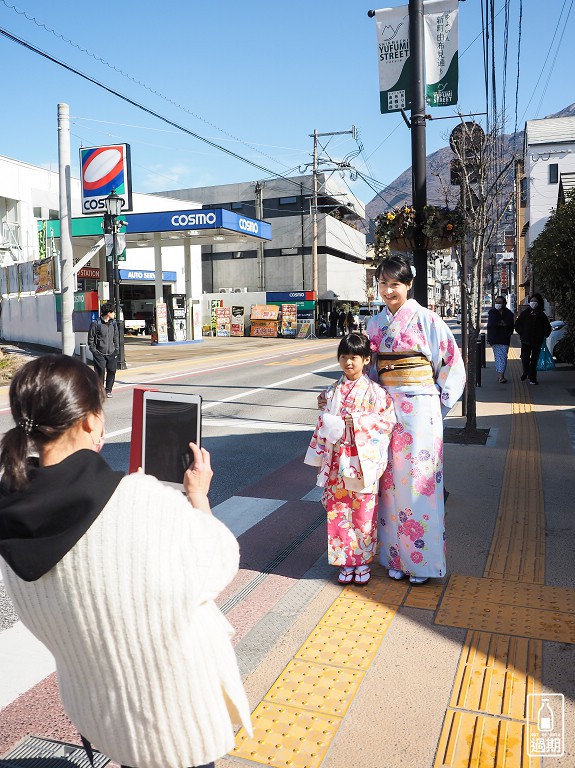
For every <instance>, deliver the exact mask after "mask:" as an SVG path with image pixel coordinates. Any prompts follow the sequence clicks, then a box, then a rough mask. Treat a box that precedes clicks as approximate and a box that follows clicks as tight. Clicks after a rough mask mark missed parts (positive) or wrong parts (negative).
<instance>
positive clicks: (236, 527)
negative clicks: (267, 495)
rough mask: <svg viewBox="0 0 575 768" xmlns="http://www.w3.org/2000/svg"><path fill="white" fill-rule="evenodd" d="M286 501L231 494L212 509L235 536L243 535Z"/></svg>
mask: <svg viewBox="0 0 575 768" xmlns="http://www.w3.org/2000/svg"><path fill="white" fill-rule="evenodd" d="M285 503H286V502H285V501H284V500H283V499H282V500H280V499H258V498H253V497H250V496H230V498H229V499H226V500H225V501H223V502H222V503H221V504H218V505H217V507H214V509H213V510H212V511H213V513H214V515H215V517H217V518H218V520H221V521H222V523H225V524H226V525H227V526H228V528H229V529H230V531H231V532H232V533H233V534H234V536H241V534H242V533H245V532H246V531H248V530H249V529H250V528H253V527H254V525H257V524H258V523H259V522H261V521H262V520H263V519H264V518H266V517H267V516H268V515H271V513H272V512H275V511H276V509H279V507H281V506H283V505H284V504H285Z"/></svg>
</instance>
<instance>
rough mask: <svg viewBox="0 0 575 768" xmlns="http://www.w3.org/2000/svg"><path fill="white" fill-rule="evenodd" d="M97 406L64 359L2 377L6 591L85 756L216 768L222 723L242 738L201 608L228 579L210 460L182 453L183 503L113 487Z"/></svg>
mask: <svg viewBox="0 0 575 768" xmlns="http://www.w3.org/2000/svg"><path fill="white" fill-rule="evenodd" d="M103 402H104V389H103V387H102V385H101V383H100V381H99V379H98V376H97V375H96V374H95V372H94V371H92V369H91V368H89V367H88V366H87V365H85V364H84V363H82V362H80V360H78V359H77V358H73V357H69V356H67V355H45V356H43V357H40V358H37V359H35V360H33V361H31V362H29V363H28V364H27V365H25V366H23V367H22V368H21V369H20V370H19V371H18V372H17V373H16V374H15V376H14V378H13V380H12V383H11V385H10V408H11V411H12V417H13V418H14V421H15V423H16V425H15V427H13V428H12V429H10V430H9V431H8V432H6V434H5V435H4V438H3V440H2V443H1V445H0V470H1V471H2V473H3V476H2V486H1V488H0V568H1V571H2V577H3V580H4V586H5V588H6V591H7V593H8V594H9V596H10V599H11V600H12V602H13V604H14V607H15V609H16V611H17V612H18V616H19V618H20V619H21V621H22V622H23V624H24V625H25V626H26V627H27V628H28V629H29V630H30V631H31V632H32V633H33V634H34V635H35V636H36V637H37V638H38V639H39V640H40V641H41V642H42V643H43V644H44V645H45V646H46V647H47V648H48V650H49V651H50V652H51V653H52V654H53V655H54V657H55V659H56V668H57V674H58V681H59V685H60V697H61V701H62V704H63V707H64V710H65V711H66V714H67V715H68V717H69V718H70V720H71V721H72V723H73V724H74V726H75V727H76V728H77V729H78V731H79V733H81V734H82V736H83V737H84V740H85V741H86V742H87V743H88V744H87V751H88V749H89V743H93V744H94V745H96V746H97V747H98V749H99V750H101V751H102V752H103V753H105V754H106V755H107V756H108V757H109V758H111V759H112V760H113V761H115V762H117V763H118V764H119V765H122V766H134V767H135V768H159V767H160V766H200V767H201V768H208V766H211V767H212V768H213V765H214V760H216V759H218V758H220V757H222V756H223V755H224V754H226V753H227V752H230V751H231V749H233V747H234V730H233V726H232V717H234V718H235V716H236V715H237V716H239V718H240V719H241V721H242V723H243V724H244V726H245V727H246V729H247V730H248V732H250V733H251V727H250V714H249V713H250V710H249V704H248V701H247V698H246V695H245V692H244V689H243V685H242V681H241V676H240V673H239V669H238V666H237V661H236V657H235V653H234V650H233V648H232V645H231V641H230V636H231V635H232V628H231V626H230V624H229V623H228V622H227V621H226V619H225V618H224V616H223V615H222V614H221V613H220V611H219V609H218V608H217V606H216V604H215V602H214V601H215V599H216V597H217V596H218V594H219V593H220V592H221V591H222V590H223V589H224V588H225V587H226V586H227V585H228V584H229V583H230V581H231V580H232V579H233V577H234V576H235V574H236V573H237V570H238V564H239V551H238V544H237V541H236V539H235V538H234V536H233V534H232V533H231V532H230V531H229V530H228V529H227V528H226V527H225V525H224V524H223V523H221V522H220V521H219V520H217V519H216V518H215V517H213V516H212V514H211V510H210V503H209V500H208V491H209V487H210V482H211V478H212V474H213V473H212V469H211V465H210V455H209V453H208V452H207V451H206V450H205V449H201V450H200V449H199V448H198V446H196V445H195V444H193V443H190V449H191V451H192V454H193V458H194V462H193V467H190V468H188V469H187V471H186V472H185V473H184V476H183V487H184V490H185V495H184V494H182V493H180V491H178V490H176V489H175V488H170V487H168V486H165V485H163V484H162V483H160V482H159V481H158V480H156V479H155V478H154V477H151V476H149V475H145V474H143V473H141V472H139V473H134V474H132V475H129V476H127V477H124V476H123V474H122V473H121V472H114V471H113V470H112V469H110V467H109V466H108V465H107V464H106V462H105V461H104V459H103V458H102V457H101V456H100V455H99V451H100V448H101V446H102V444H103V441H104V413H103V410H102V407H103ZM158 439H162V438H161V436H160V437H158ZM35 455H37V456H38V458H36V459H34V458H29V457H32V456H35ZM85 746H86V744H85Z"/></svg>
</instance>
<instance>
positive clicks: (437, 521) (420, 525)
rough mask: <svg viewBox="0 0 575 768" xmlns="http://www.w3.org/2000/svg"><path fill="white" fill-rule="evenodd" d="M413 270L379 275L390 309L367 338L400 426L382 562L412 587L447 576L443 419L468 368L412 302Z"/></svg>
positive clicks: (385, 487) (384, 502) (435, 321)
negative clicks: (410, 293)
mask: <svg viewBox="0 0 575 768" xmlns="http://www.w3.org/2000/svg"><path fill="white" fill-rule="evenodd" d="M413 274H414V273H413V271H412V267H411V265H410V263H409V261H408V260H407V259H406V258H405V257H403V256H392V257H390V258H387V259H384V260H383V261H382V262H381V264H380V265H379V267H378V268H377V270H376V273H375V277H376V280H377V281H378V287H379V293H380V296H381V298H382V300H383V301H384V302H385V309H384V310H383V311H382V312H380V314H379V315H376V316H375V317H373V318H371V320H370V321H369V323H368V325H367V335H368V336H369V338H370V340H371V348H372V350H373V353H374V359H375V362H376V363H377V371H376V372H375V374H374V375H375V376H377V377H378V380H379V382H380V383H381V385H382V386H383V387H385V389H386V390H387V392H388V393H389V395H391V397H392V399H393V403H394V405H395V414H396V416H397V426H396V428H395V431H394V433H393V437H392V439H391V444H390V451H389V462H388V465H387V468H386V470H385V472H384V474H383V477H382V479H381V496H380V502H379V540H380V550H379V560H380V562H381V564H382V565H384V566H386V567H387V568H388V569H389V576H390V577H391V578H392V579H402V578H403V577H404V576H406V575H407V576H409V577H410V579H409V580H410V581H411V583H412V584H422V583H424V582H426V581H427V579H428V578H429V577H438V576H445V572H446V566H445V533H444V532H445V525H444V499H443V418H442V417H443V415H445V414H446V413H447V412H448V411H449V410H450V409H451V408H452V407H453V406H454V405H455V403H456V402H457V400H458V399H459V398H460V396H461V393H462V392H463V388H464V386H465V368H464V365H463V360H462V358H461V355H460V353H459V349H458V348H457V345H456V343H455V339H454V338H453V335H452V333H451V331H450V329H449V328H448V326H447V325H446V324H445V323H444V322H443V320H442V319H441V318H440V317H439V316H438V315H436V314H435V312H431V311H430V310H428V309H425V308H424V307H422V306H421V305H420V304H418V303H417V301H415V300H414V299H408V292H409V289H410V288H411V284H412V282H413Z"/></svg>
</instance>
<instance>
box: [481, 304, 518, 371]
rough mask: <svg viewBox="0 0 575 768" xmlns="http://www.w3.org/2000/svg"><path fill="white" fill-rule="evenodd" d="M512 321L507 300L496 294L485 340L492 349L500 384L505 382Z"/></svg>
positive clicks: (490, 311)
mask: <svg viewBox="0 0 575 768" xmlns="http://www.w3.org/2000/svg"><path fill="white" fill-rule="evenodd" d="M513 321H514V318H513V312H512V311H511V310H510V309H507V300H506V299H505V297H504V296H498V297H497V298H496V299H495V306H494V307H493V309H490V310H489V315H488V316H487V341H488V342H489V344H490V345H491V348H492V349H493V356H494V358H495V370H496V371H497V373H498V374H499V378H498V381H499V383H500V384H506V383H507V379H506V378H505V369H506V367H507V355H508V354H509V344H510V342H511V336H512V334H513Z"/></svg>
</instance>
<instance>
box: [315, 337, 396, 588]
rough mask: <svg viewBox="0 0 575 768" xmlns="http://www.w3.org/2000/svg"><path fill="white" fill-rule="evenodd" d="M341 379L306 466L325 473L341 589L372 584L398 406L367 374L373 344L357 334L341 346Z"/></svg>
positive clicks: (330, 540)
mask: <svg viewBox="0 0 575 768" xmlns="http://www.w3.org/2000/svg"><path fill="white" fill-rule="evenodd" d="M337 359H338V362H339V365H340V368H341V369H342V371H343V376H342V377H341V379H340V380H339V381H338V382H337V383H336V384H334V385H332V386H331V387H329V388H328V389H327V391H326V392H325V398H324V403H325V406H324V409H323V411H322V413H321V414H320V417H319V419H318V423H317V427H316V430H315V432H314V433H313V436H312V439H311V442H310V445H309V448H308V450H307V453H306V456H305V459H304V461H305V463H306V464H311V465H313V466H318V467H320V471H319V475H318V479H317V484H318V485H319V486H321V487H323V488H324V492H323V496H322V503H323V505H324V507H325V509H326V512H327V554H328V562H329V564H330V565H335V566H339V567H340V572H339V576H338V581H339V582H340V584H349V583H350V582H352V581H355V583H356V584H367V582H368V581H369V579H370V567H369V564H370V563H371V562H372V560H373V559H374V557H375V551H376V545H377V508H376V507H377V491H378V482H379V478H380V477H381V474H382V472H383V470H384V469H385V466H386V464H387V456H388V447H389V440H390V437H391V432H392V429H393V426H394V424H395V411H394V408H393V402H392V400H391V398H390V397H389V395H388V394H387V393H386V392H385V390H384V389H383V388H382V387H380V386H378V384H376V383H375V382H373V381H371V380H370V379H369V378H368V377H367V376H366V375H365V373H364V368H365V366H367V365H369V363H370V361H371V349H370V346H369V339H368V338H367V337H366V336H364V335H363V334H360V333H352V334H350V335H348V336H344V338H343V339H342V340H341V341H340V343H339V346H338V349H337Z"/></svg>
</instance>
